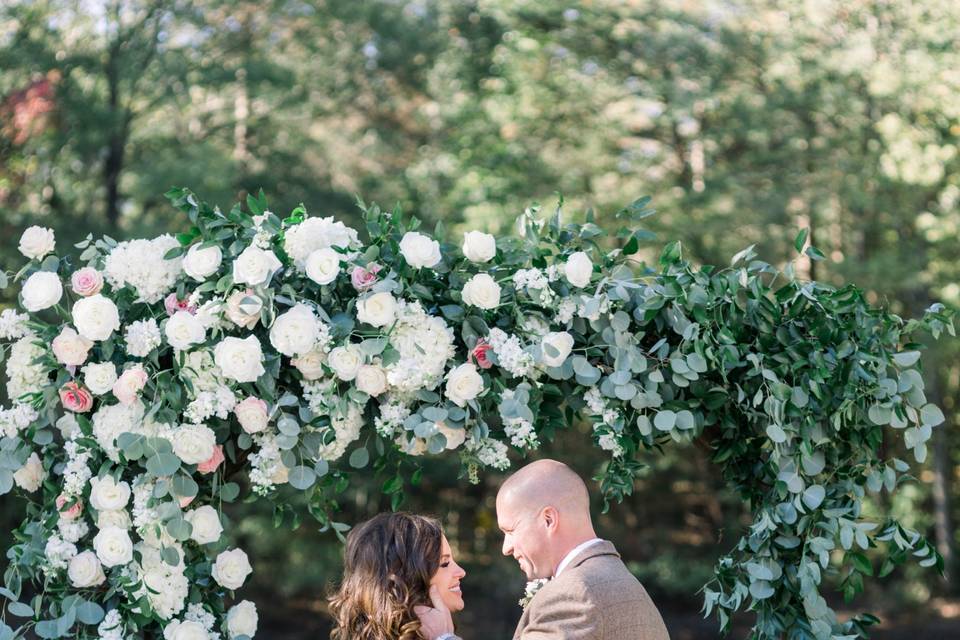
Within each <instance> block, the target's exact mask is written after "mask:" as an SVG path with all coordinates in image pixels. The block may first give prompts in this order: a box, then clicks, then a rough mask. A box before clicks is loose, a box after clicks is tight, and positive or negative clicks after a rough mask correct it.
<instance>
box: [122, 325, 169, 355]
mask: <svg viewBox="0 0 960 640" xmlns="http://www.w3.org/2000/svg"><path fill="white" fill-rule="evenodd" d="M124 340H125V342H126V344H127V347H126V349H127V354H128V355H131V356H133V357H134V358H146V357H147V356H148V355H149V354H150V352H151V351H153V350H154V349H156V348H157V347H159V346H160V344H161V343H162V342H163V338H162V337H161V335H160V326H159V325H158V324H157V321H156V320H154V319H153V318H148V319H146V320H137V321H136V322H132V323H130V325H128V326H127V330H126V331H125V332H124Z"/></svg>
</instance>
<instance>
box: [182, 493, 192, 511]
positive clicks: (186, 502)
mask: <svg viewBox="0 0 960 640" xmlns="http://www.w3.org/2000/svg"><path fill="white" fill-rule="evenodd" d="M195 497H196V496H191V497H189V498H180V508H181V509H186V508H187V507H188V506H190V503H191V502H193V499H194V498H195Z"/></svg>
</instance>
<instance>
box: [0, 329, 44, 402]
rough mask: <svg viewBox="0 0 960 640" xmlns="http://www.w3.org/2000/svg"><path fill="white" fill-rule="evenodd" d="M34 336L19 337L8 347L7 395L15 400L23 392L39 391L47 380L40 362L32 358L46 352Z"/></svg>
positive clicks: (39, 356)
mask: <svg viewBox="0 0 960 640" xmlns="http://www.w3.org/2000/svg"><path fill="white" fill-rule="evenodd" d="M34 340H35V338H34V337H32V336H26V337H23V338H20V339H19V340H17V341H16V342H14V343H13V346H12V347H10V356H9V357H8V358H7V396H9V398H10V399H11V400H16V399H17V398H19V397H20V396H22V395H23V394H25V393H32V392H35V391H40V390H41V389H42V388H43V387H44V385H45V384H46V382H47V371H46V369H45V368H44V367H43V365H42V364H36V363H34V360H36V359H37V358H41V357H43V356H44V355H45V354H46V349H44V348H43V347H42V346H41V345H40V344H39V343H36V342H34Z"/></svg>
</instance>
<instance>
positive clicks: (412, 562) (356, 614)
mask: <svg viewBox="0 0 960 640" xmlns="http://www.w3.org/2000/svg"><path fill="white" fill-rule="evenodd" d="M442 535H443V533H442V530H441V528H440V523H439V522H437V521H436V520H434V519H433V518H427V517H425V516H418V515H414V514H411V513H381V514H379V515H377V516H374V517H373V518H371V519H370V520H367V521H366V522H364V523H363V524H361V525H359V526H357V527H356V528H354V529H353V530H352V531H351V532H350V533H349V534H347V545H346V550H345V551H344V563H343V564H344V568H343V582H342V583H341V584H340V589H339V590H338V591H337V592H336V593H334V594H333V595H332V596H331V597H330V612H331V614H332V615H333V619H334V629H333V632H332V633H331V634H330V637H331V638H332V639H333V640H420V639H421V638H423V636H422V634H421V633H420V620H419V619H417V616H416V614H415V613H414V611H413V608H414V607H415V606H417V605H428V606H429V605H430V604H431V603H430V593H429V592H430V579H431V578H433V576H434V574H435V573H436V572H437V570H438V569H439V567H440V548H441V544H442V542H441V538H442Z"/></svg>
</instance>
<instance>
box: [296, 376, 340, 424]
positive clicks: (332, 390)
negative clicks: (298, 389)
mask: <svg viewBox="0 0 960 640" xmlns="http://www.w3.org/2000/svg"><path fill="white" fill-rule="evenodd" d="M301 386H302V387H303V399H304V400H306V401H307V406H308V407H310V411H312V412H313V413H314V415H318V416H326V415H330V414H331V413H332V412H333V411H334V410H335V409H336V406H337V402H338V398H337V383H336V381H335V380H333V379H331V378H325V379H320V380H303V381H302V383H301Z"/></svg>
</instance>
